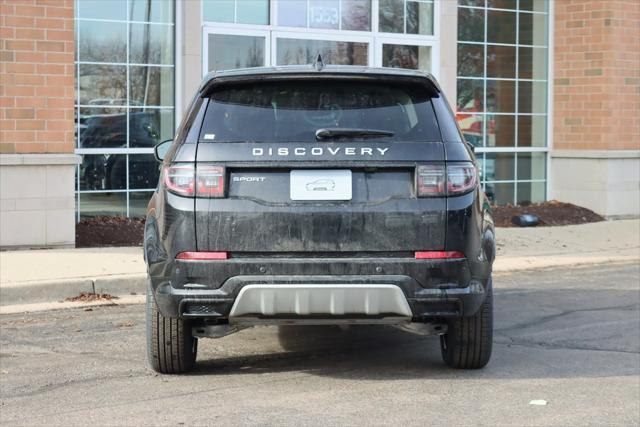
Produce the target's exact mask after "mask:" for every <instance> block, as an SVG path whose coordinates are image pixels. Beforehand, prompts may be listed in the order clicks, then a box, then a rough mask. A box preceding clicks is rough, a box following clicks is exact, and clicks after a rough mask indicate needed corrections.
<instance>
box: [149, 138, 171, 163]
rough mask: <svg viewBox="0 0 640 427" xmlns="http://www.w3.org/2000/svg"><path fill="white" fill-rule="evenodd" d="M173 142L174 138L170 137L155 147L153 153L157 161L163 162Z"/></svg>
mask: <svg viewBox="0 0 640 427" xmlns="http://www.w3.org/2000/svg"><path fill="white" fill-rule="evenodd" d="M172 143H173V140H171V139H168V140H166V141H162V142H161V143H159V144H157V145H156V146H155V147H153V154H154V155H155V156H156V160H157V161H159V162H162V161H163V160H164V156H165V155H166V154H167V151H169V148H171V144H172Z"/></svg>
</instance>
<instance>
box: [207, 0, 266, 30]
mask: <svg viewBox="0 0 640 427" xmlns="http://www.w3.org/2000/svg"><path fill="white" fill-rule="evenodd" d="M202 17H203V19H204V20H205V21H211V22H229V23H235V24H255V25H269V0H202Z"/></svg>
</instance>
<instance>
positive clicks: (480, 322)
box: [440, 279, 493, 369]
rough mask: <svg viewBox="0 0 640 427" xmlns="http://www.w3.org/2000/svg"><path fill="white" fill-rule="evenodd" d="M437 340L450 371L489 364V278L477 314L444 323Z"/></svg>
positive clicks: (490, 309)
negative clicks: (485, 292) (441, 333)
mask: <svg viewBox="0 0 640 427" xmlns="http://www.w3.org/2000/svg"><path fill="white" fill-rule="evenodd" d="M447 326H448V329H447V333H446V334H444V335H442V336H441V337H440V349H441V351H442V359H443V360H444V362H445V363H446V364H447V365H448V366H449V367H451V368H456V369H480V368H482V367H484V366H485V365H486V364H487V363H489V359H491V348H492V345H493V285H492V281H491V279H489V284H488V290H487V296H486V298H485V300H484V302H483V303H482V305H481V306H480V309H479V310H478V312H477V313H476V314H475V315H473V316H470V317H461V318H459V319H454V320H451V321H449V322H448V325H447Z"/></svg>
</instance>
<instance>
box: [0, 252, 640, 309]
mask: <svg viewBox="0 0 640 427" xmlns="http://www.w3.org/2000/svg"><path fill="white" fill-rule="evenodd" d="M631 262H636V263H640V256H637V255H626V254H625V255H619V256H597V257H596V256H594V257H576V256H567V257H563V256H560V257H554V256H544V257H541V256H537V257H536V256H532V257H506V258H502V259H499V260H498V261H497V262H496V265H495V267H494V273H495V274H497V275H503V274H509V273H513V272H516V271H522V270H539V269H548V268H561V267H578V266H587V265H604V264H621V263H631ZM146 286H147V276H146V274H123V275H114V276H104V277H95V278H71V279H64V280H47V281H38V282H26V283H25V282H22V283H8V284H3V285H2V286H0V306H2V307H4V308H5V309H4V310H2V312H6V310H7V307H8V306H28V305H32V304H41V303H50V302H57V301H64V299H65V298H68V297H72V296H76V295H78V294H80V293H81V292H95V293H106V294H110V295H114V296H121V295H145V293H146ZM12 311H13V310H12Z"/></svg>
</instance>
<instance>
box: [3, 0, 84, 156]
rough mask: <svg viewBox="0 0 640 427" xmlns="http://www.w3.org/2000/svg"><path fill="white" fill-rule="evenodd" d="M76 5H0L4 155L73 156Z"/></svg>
mask: <svg viewBox="0 0 640 427" xmlns="http://www.w3.org/2000/svg"><path fill="white" fill-rule="evenodd" d="M73 3H74V2H73V0H0V80H1V82H0V83H1V84H0V153H5V154H6V153H20V154H21V153H72V152H73V148H74V111H73V106H74V93H75V90H74V86H75V83H74V76H75V72H74V64H73V61H74V22H73Z"/></svg>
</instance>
